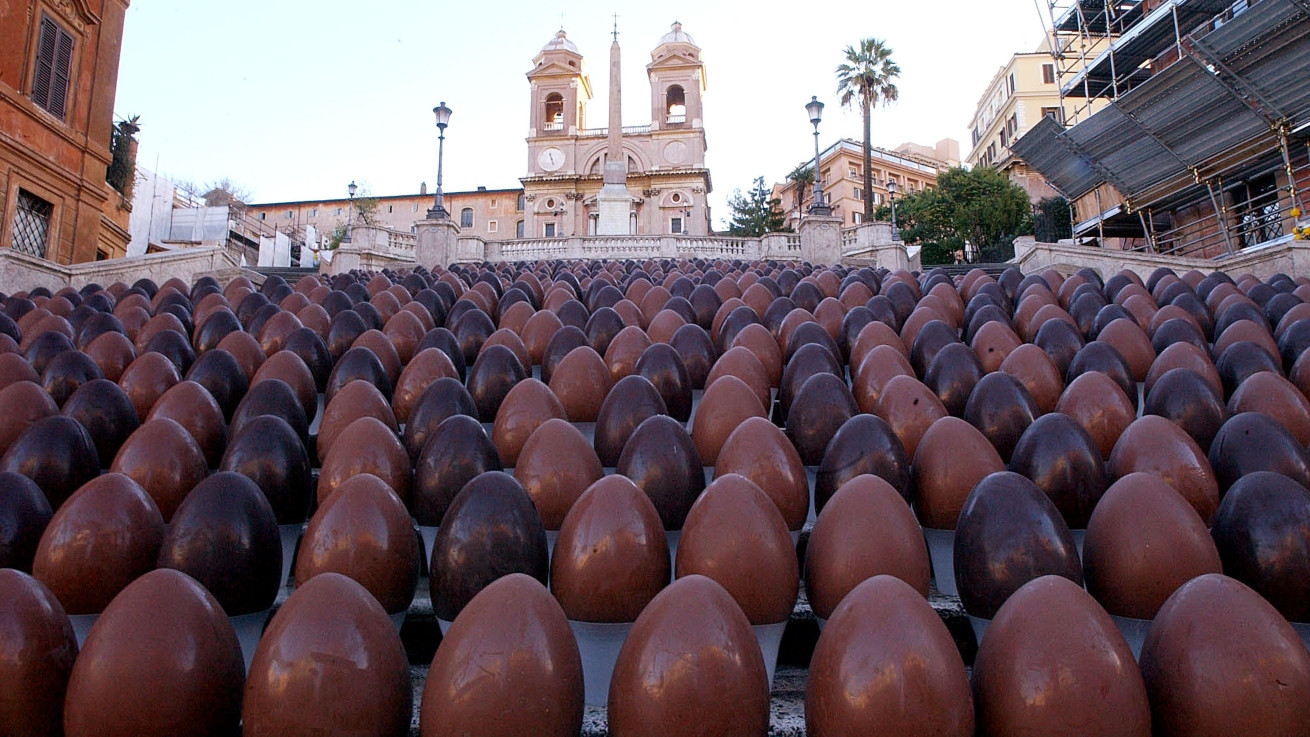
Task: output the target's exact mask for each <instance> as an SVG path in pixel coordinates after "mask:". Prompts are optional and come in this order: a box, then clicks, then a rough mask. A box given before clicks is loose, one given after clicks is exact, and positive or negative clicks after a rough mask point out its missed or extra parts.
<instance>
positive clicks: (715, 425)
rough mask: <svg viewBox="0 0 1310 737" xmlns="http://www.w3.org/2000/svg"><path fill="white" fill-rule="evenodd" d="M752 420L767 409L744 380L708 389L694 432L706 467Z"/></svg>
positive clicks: (730, 378) (732, 379)
mask: <svg viewBox="0 0 1310 737" xmlns="http://www.w3.org/2000/svg"><path fill="white" fill-rule="evenodd" d="M833 378H835V377H833ZM852 404H854V402H852ZM749 417H765V412H764V407H763V405H761V404H760V402H759V400H758V397H757V395H756V394H755V392H754V391H753V390H752V389H751V388H750V387H749V386H748V385H747V384H746V383H745V382H744V381H742V380H741V379H738V378H737V377H736V376H732V375H725V376H722V377H720V378H719V379H718V380H717V381H715V382H714V383H712V384H710V385H709V386H708V387H707V388H706V389H705V395H704V396H703V397H702V398H701V402H700V407H699V408H698V409H697V410H696V417H695V419H694V420H693V422H692V429H691V437H692V439H693V440H694V441H695V443H696V451H697V452H698V453H699V454H700V457H701V460H702V461H703V462H704V463H705V465H710V466H712V465H714V463H715V462H716V461H717V460H718V457H719V449H720V448H722V447H723V444H724V442H726V441H727V439H728V435H730V434H732V431H733V430H736V429H737V426H738V425H740V424H741V423H742V422H744V421H745V420H746V419H747V418H749Z"/></svg>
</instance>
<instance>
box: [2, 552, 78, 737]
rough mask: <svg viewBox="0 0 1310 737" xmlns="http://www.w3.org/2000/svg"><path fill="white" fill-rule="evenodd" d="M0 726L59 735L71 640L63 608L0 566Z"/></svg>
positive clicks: (43, 736)
mask: <svg viewBox="0 0 1310 737" xmlns="http://www.w3.org/2000/svg"><path fill="white" fill-rule="evenodd" d="M0 632H3V633H4V634H3V635H0V724H4V725H5V730H6V733H7V734H14V735H33V736H34V737H38V736H39V737H59V735H62V734H63V730H62V725H63V711H64V694H65V691H66V690H67V687H68V677H69V675H70V674H71V673H72V670H73V661H74V660H75V659H76V658H77V641H76V639H75V638H74V636H73V628H72V626H71V625H70V624H69V623H68V617H67V615H65V614H64V608H63V607H62V606H60V604H59V600H58V599H56V598H55V597H54V595H52V594H51V593H50V590H49V589H47V588H46V587H45V586H43V585H42V584H41V582H39V581H37V580H36V579H34V578H32V577H31V576H29V575H27V574H25V573H20V572H19V571H14V570H5V569H4V568H2V567H0Z"/></svg>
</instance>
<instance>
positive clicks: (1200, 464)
mask: <svg viewBox="0 0 1310 737" xmlns="http://www.w3.org/2000/svg"><path fill="white" fill-rule="evenodd" d="M1108 470H1109V472H1110V475H1111V476H1112V477H1114V478H1122V477H1124V476H1127V475H1128V474H1130V473H1133V472H1136V471H1146V472H1150V473H1154V474H1157V475H1159V476H1160V477H1161V478H1163V479H1164V480H1165V481H1166V482H1167V483H1168V484H1169V485H1170V486H1172V487H1173V488H1174V490H1175V491H1177V492H1178V493H1179V494H1182V495H1183V498H1185V499H1187V501H1188V503H1189V504H1191V505H1192V508H1193V509H1195V510H1196V513H1197V514H1199V515H1201V519H1202V520H1204V521H1205V523H1206V524H1207V525H1208V524H1210V521H1211V519H1213V517H1214V513H1215V510H1216V509H1218V508H1219V483H1218V480H1217V479H1216V477H1215V472H1214V471H1213V470H1212V468H1211V465H1210V461H1209V460H1207V458H1206V455H1205V452H1204V451H1202V450H1201V448H1200V447H1199V446H1197V444H1196V441H1195V440H1193V439H1192V438H1191V436H1190V435H1188V434H1187V433H1185V432H1183V431H1182V429H1181V428H1180V427H1178V426H1177V425H1175V424H1174V423H1172V422H1170V421H1168V420H1166V419H1164V418H1163V417H1159V416H1157V415H1144V416H1143V417H1140V418H1138V419H1137V420H1136V421H1134V422H1133V424H1131V425H1129V426H1128V427H1127V428H1126V429H1125V430H1124V431H1123V434H1122V435H1120V436H1119V442H1117V443H1115V446H1114V451H1113V452H1112V453H1111V454H1110V464H1109V466H1108Z"/></svg>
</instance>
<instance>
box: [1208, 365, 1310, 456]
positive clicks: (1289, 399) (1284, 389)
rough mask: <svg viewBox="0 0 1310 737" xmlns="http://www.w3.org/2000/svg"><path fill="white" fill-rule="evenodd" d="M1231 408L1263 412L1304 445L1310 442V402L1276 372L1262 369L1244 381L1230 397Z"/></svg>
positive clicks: (1234, 410) (1230, 410)
mask: <svg viewBox="0 0 1310 737" xmlns="http://www.w3.org/2000/svg"><path fill="white" fill-rule="evenodd" d="M1228 411H1229V412H1231V413H1233V414H1238V413H1240V412H1262V413H1264V414H1265V415H1268V416H1269V417H1271V418H1273V420H1274V421H1275V422H1277V423H1278V424H1280V425H1282V426H1283V427H1285V428H1287V430H1288V431H1289V432H1291V433H1292V435H1293V436H1294V437H1295V438H1296V441H1297V442H1298V443H1300V444H1301V445H1303V446H1304V445H1306V444H1307V443H1310V401H1308V400H1307V399H1306V397H1305V395H1304V394H1302V393H1301V390H1300V389H1297V388H1296V385H1295V384H1293V383H1292V382H1290V381H1288V380H1287V379H1284V378H1283V377H1281V376H1279V375H1278V374H1276V373H1273V372H1270V371H1262V372H1260V373H1258V374H1255V375H1253V376H1251V377H1250V378H1248V379H1247V380H1246V381H1243V382H1242V385H1241V386H1239V387H1237V390H1236V391H1234V392H1233V395H1232V397H1230V398H1229V400H1228Z"/></svg>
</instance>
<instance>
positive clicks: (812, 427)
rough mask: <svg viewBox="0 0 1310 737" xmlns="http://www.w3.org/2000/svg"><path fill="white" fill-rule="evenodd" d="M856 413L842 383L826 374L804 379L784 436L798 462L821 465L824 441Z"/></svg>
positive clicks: (790, 412) (822, 373)
mask: <svg viewBox="0 0 1310 737" xmlns="http://www.w3.org/2000/svg"><path fill="white" fill-rule="evenodd" d="M859 411H860V410H859V407H857V406H856V405H855V398H854V397H853V396H851V390H850V389H849V388H848V387H847V386H846V382H844V381H842V380H841V379H839V378H837V377H836V376H834V375H833V374H830V373H826V372H821V373H818V374H815V375H814V376H811V377H810V378H809V379H807V380H806V381H805V384H804V385H802V386H801V388H800V391H798V392H797V393H796V398H795V400H794V402H793V404H792V407H791V409H790V411H788V413H787V434H788V435H789V436H790V437H791V439H792V442H793V443H795V444H796V450H797V451H798V452H799V453H800V455H801V460H802V461H803V462H805V464H806V465H811V466H813V465H818V464H819V463H820V462H822V460H823V453H824V450H825V449H826V448H827V447H828V442H829V441H830V440H832V438H833V436H834V435H836V434H837V431H838V430H839V429H840V428H841V426H842V425H843V424H845V423H846V421H847V420H849V419H850V418H851V417H854V416H855V415H856V414H859Z"/></svg>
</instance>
